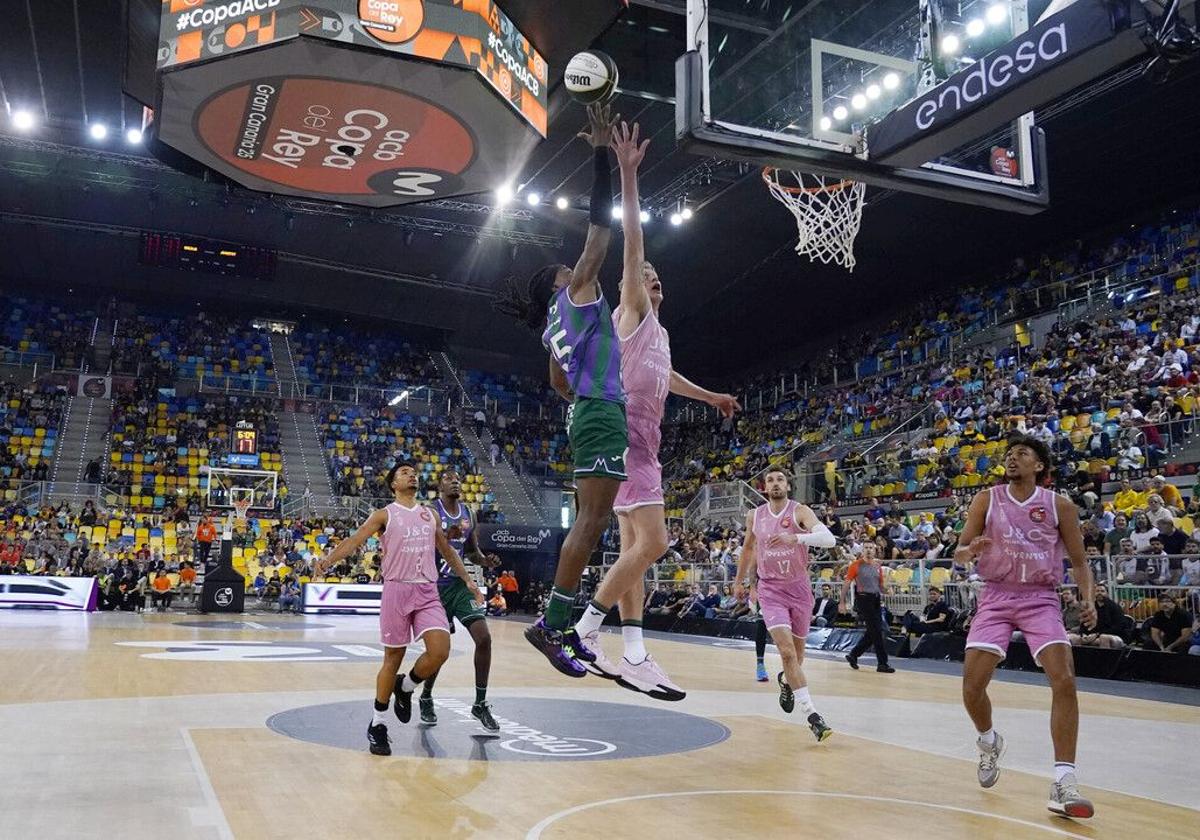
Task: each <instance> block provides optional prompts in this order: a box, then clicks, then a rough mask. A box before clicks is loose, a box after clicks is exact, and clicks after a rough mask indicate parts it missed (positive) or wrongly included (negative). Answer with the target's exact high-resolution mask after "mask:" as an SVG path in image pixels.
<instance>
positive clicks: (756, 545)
mask: <svg viewBox="0 0 1200 840" xmlns="http://www.w3.org/2000/svg"><path fill="white" fill-rule="evenodd" d="M764 485H765V488H764V489H765V490H766V493H767V503H766V504H765V505H760V506H758V507H756V508H755V509H754V510H752V511H750V513H748V514H747V515H746V544H745V546H743V548H742V557H741V559H740V560H739V561H738V570H737V595H738V597H739V598H740V597H741V596H742V593H743V592H744V591H745V588H746V587H747V586H749V585H750V583H751V581H752V580H753V577H754V574H755V572H756V571H757V573H758V606H759V609H760V610H761V611H762V617H763V622H764V623H765V624H766V626H767V632H769V633H770V634H771V638H772V639H773V640H774V641H775V647H776V648H778V650H779V655H780V656H781V657H783V671H781V672H780V673H779V677H778V680H779V705H780V706H781V707H783V710H784V711H785V712H787V713H788V714H791V712H792V709H794V708H795V706H796V701H797V700H799V701H800V711H802V712H804V713H805V715H806V716H807V719H808V727H809V729H811V730H812V733H813V735H815V736H816V737H817V740H818V741H824V740H825V739H826V738H828V737H829V736H830V735H832V734H833V730H832V729H830V728H829V726H828V725H826V723H825V719H824V718H822V717H821V715H820V714H819V713H818V712H817V707H816V706H814V705H813V701H812V697H811V696H810V695H809V693H808V680H807V679H806V678H805V676H804V645H805V643H806V641H807V639H808V628H809V625H810V624H811V623H812V611H813V591H812V583H811V582H810V581H809V578H808V548H809V546H813V547H814V548H832V547H833V545H834V543H835V542H836V540H835V539H834V536H833V532H832V531H830V530H829V528H828V527H827V526H826V525H825V523H823V522H822V521H821V520H819V519H817V515H816V514H815V513H813V512H812V509H811V508H810V507H808V505H802V504H800V503H798V502H796V501H793V500H792V499H789V498H788V489H789V485H788V478H787V475H786V474H785V473H784V472H783V470H779V469H773V470H769V471H768V472H767V475H766V478H765V479H764ZM760 554H761V555H762V556H761V557H760V556H759V555H760Z"/></svg>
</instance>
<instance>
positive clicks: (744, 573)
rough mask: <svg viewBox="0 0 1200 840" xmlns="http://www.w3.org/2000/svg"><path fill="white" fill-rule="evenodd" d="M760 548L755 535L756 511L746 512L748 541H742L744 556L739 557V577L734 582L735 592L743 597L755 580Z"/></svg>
mask: <svg viewBox="0 0 1200 840" xmlns="http://www.w3.org/2000/svg"><path fill="white" fill-rule="evenodd" d="M757 550H758V540H757V538H755V536H754V511H750V512H749V513H747V514H746V541H745V542H744V543H742V556H741V557H739V558H738V566H737V579H736V581H735V582H734V594H735V595H737V596H738V597H741V594H742V590H743V589H745V588H746V586H747V585H748V583H749V582H751V581H752V580H753V577H754V570H755V568H756V566H757V563H758V558H757V557H755V553H756V552H757Z"/></svg>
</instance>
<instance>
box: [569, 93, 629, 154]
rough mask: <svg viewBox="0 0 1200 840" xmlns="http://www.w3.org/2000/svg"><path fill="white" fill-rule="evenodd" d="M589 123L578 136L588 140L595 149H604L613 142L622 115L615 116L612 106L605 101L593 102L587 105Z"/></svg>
mask: <svg viewBox="0 0 1200 840" xmlns="http://www.w3.org/2000/svg"><path fill="white" fill-rule="evenodd" d="M587 114H588V125H587V128H585V129H584V130H583V131H581V132H579V134H577V135H576V136H577V137H579V138H580V139H581V140H586V141H588V143H590V144H591V145H592V147H593V148H595V149H603V148H604V147H605V146H608V145H610V144H611V143H612V136H613V128H614V127H616V124H617V120H619V119H621V115H620V114H617V115H616V116H613V114H612V107H611V106H610V105H608V104H605V103H600V102H593V103H592V104H591V105H589V106H588V107H587Z"/></svg>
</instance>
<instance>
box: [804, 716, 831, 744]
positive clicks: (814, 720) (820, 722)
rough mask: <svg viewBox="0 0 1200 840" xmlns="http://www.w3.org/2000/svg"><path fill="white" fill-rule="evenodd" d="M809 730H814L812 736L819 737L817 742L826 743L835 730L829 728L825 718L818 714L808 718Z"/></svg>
mask: <svg viewBox="0 0 1200 840" xmlns="http://www.w3.org/2000/svg"><path fill="white" fill-rule="evenodd" d="M808 728H809V729H811V730H812V734H813V735H816V736H817V741H818V742H821V741H825V740H827V739H828V738H829V736H830V735H832V734H833V730H832V729H830V728H829V724H827V723H825V718H823V717H821V716H820V715H819V714H817V713H816V712H813V713H812V714H811V715H809V716H808Z"/></svg>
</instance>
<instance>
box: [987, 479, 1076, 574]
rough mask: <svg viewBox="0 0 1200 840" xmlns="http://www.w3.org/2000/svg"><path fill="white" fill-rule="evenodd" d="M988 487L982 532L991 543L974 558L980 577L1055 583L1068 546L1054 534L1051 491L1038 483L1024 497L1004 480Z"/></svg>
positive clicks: (1055, 519)
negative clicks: (1019, 497)
mask: <svg viewBox="0 0 1200 840" xmlns="http://www.w3.org/2000/svg"><path fill="white" fill-rule="evenodd" d="M990 492H991V498H990V499H989V500H988V511H987V520H986V524H985V525H984V529H983V533H984V536H986V537H988V538H989V539H991V541H992V545H991V547H990V548H988V550H987V551H985V552H983V554H982V555H980V557H979V564H978V571H979V576H980V577H982V578H983V579H984V580H986V581H990V582H993V583H1011V584H1026V585H1031V586H1039V587H1054V586H1057V585H1058V584H1059V583H1060V582H1061V581H1062V575H1063V565H1062V563H1063V558H1064V557H1066V555H1067V549H1066V546H1065V545H1063V541H1062V536H1061V535H1060V534H1059V533H1058V508H1057V507H1055V505H1054V500H1055V494H1054V492H1053V491H1051V490H1047V489H1046V488H1045V487H1037V488H1035V489H1034V491H1033V495H1032V496H1030V497H1029V498H1028V499H1026V500H1025V501H1024V502H1018V501H1017V500H1016V499H1014V498H1013V496H1012V493H1011V492H1010V491H1009V487H1008V485H1007V484H998V485H996V486H995V487H993V488H992V489H991V491H990Z"/></svg>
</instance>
